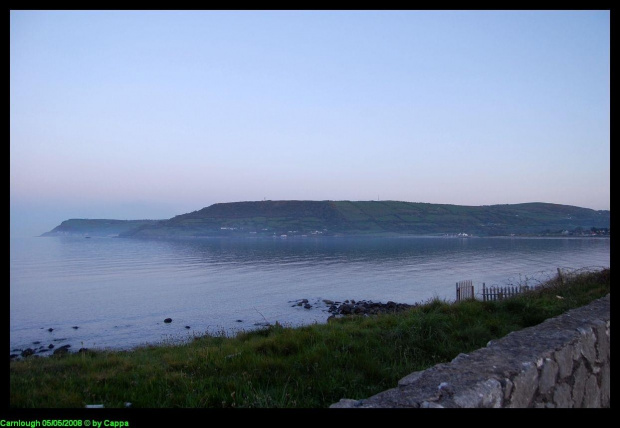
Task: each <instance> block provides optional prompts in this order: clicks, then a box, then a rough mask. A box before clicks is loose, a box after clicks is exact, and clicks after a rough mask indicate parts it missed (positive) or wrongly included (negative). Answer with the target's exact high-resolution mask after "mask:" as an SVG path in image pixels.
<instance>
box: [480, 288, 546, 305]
mask: <svg viewBox="0 0 620 428" xmlns="http://www.w3.org/2000/svg"><path fill="white" fill-rule="evenodd" d="M533 288H534V287H530V286H529V285H517V286H506V287H499V286H496V285H493V286H491V287H488V288H487V287H486V286H485V285H484V283H482V300H483V301H484V302H487V301H490V300H502V299H505V298H508V297H512V296H516V295H517V294H521V293H523V292H524V291H529V290H531V289H533Z"/></svg>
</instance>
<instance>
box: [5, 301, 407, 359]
mask: <svg viewBox="0 0 620 428" xmlns="http://www.w3.org/2000/svg"><path fill="white" fill-rule="evenodd" d="M289 303H291V302H289ZM292 306H293V307H300V308H303V309H305V310H311V309H315V310H316V309H318V310H321V311H323V312H327V313H328V314H329V315H328V318H327V322H329V321H331V320H333V319H335V318H342V317H346V316H355V315H357V316H371V315H379V314H393V313H397V312H401V311H405V310H407V309H410V308H412V307H415V306H418V304H417V303H416V304H413V305H409V304H406V303H396V302H392V301H388V302H387V303H381V302H373V301H372V300H353V299H350V300H344V301H342V302H340V301H333V300H329V299H317V300H316V301H314V302H313V303H310V301H309V300H308V299H299V300H295V301H293V305H292ZM171 322H172V318H166V319H165V320H164V323H165V324H170V323H171ZM237 322H242V320H237ZM270 325H271V323H269V322H264V323H262V322H261V323H255V324H254V326H256V327H269V326H270ZM185 328H186V329H190V326H185ZM73 329H74V330H77V329H78V327H77V326H74V327H73ZM53 330H54V328H48V329H47V331H48V332H50V333H51V332H52V331H53ZM66 340H67V339H66V338H57V339H52V342H56V343H58V342H64V341H66ZM32 345H33V346H31V347H27V348H25V349H12V350H11V352H10V360H17V359H21V358H27V357H30V356H45V355H58V354H66V353H69V352H71V350H70V349H69V348H71V345H68V344H66V345H60V346H59V345H55V344H53V343H49V345H43V344H42V341H35V342H33V343H32ZM75 352H78V353H81V352H88V349H87V348H80V349H79V350H77V351H75Z"/></svg>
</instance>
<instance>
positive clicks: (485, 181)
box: [9, 10, 610, 236]
mask: <svg viewBox="0 0 620 428" xmlns="http://www.w3.org/2000/svg"><path fill="white" fill-rule="evenodd" d="M9 158H10V214H11V217H10V221H11V234H12V235H15V236H18V235H28V236H33V235H39V234H41V233H44V232H47V231H49V230H51V229H53V228H54V227H55V226H57V225H58V224H60V223H61V222H62V221H63V220H67V219H70V218H112V219H164V218H170V217H173V216H175V215H179V214H184V213H187V212H191V211H195V210H199V209H201V208H204V207H206V206H209V205H212V204H214V203H220V202H237V201H258V200H263V199H267V200H398V201H409V202H428V203H440V204H457V205H474V206H478V205H494V204H516V203H525V202H549V203H556V204H563V205H573V206H579V207H585V208H591V209H596V210H608V209H610V12H609V11H608V10H592V11H588V10H578V11H563V10H556V11H553V10H552V11H479V10H477V11H473V10H472V11H467V10H464V11H442V10H439V11H415V10H403V11H371V10H348V11H347V10H344V11H329V10H326V11H318V10H306V11H277V10H276V11H262V10H254V11H215V10H211V11H209V10H202V11H139V10H138V11H123V10H119V11H112V10H110V11H105V10H103V11H101V10H100V11H70V10H63V11H54V10H50V11H31V10H12V11H10V156H9Z"/></svg>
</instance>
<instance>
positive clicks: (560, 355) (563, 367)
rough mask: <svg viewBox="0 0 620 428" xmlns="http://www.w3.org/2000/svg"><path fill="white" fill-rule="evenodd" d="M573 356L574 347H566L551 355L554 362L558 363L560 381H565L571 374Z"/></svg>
mask: <svg viewBox="0 0 620 428" xmlns="http://www.w3.org/2000/svg"><path fill="white" fill-rule="evenodd" d="M574 354H575V347H574V346H572V345H570V344H569V345H566V346H564V347H563V348H562V349H559V350H558V351H556V352H555V353H554V355H553V357H554V359H555V361H556V362H557V363H558V370H559V375H560V379H566V378H567V377H568V376H570V375H572V374H573V355H574Z"/></svg>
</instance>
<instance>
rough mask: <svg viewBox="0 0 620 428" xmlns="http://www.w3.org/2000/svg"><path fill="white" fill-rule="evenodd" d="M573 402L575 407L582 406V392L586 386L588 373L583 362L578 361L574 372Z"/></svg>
mask: <svg viewBox="0 0 620 428" xmlns="http://www.w3.org/2000/svg"><path fill="white" fill-rule="evenodd" d="M573 376H574V382H573V403H574V406H575V407H583V394H584V391H585V388H586V380H587V376H588V373H587V371H586V368H585V367H584V365H583V363H580V364H579V365H578V366H577V367H576V369H575V373H574V375H573Z"/></svg>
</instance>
